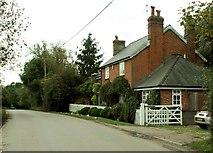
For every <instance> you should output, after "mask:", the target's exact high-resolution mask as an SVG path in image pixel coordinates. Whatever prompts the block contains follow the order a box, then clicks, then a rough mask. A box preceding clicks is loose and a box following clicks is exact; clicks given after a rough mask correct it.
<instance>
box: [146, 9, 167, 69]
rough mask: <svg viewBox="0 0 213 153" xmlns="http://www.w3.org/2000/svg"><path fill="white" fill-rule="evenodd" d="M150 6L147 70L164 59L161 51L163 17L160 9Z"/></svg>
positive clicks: (156, 65)
mask: <svg viewBox="0 0 213 153" xmlns="http://www.w3.org/2000/svg"><path fill="white" fill-rule="evenodd" d="M156 12H157V14H156V15H155V7H154V6H151V16H150V17H149V18H148V39H149V41H150V49H149V65H148V67H149V68H148V69H149V72H152V71H153V70H154V69H156V68H157V67H158V66H159V65H160V64H161V63H162V62H163V60H164V51H163V41H164V39H163V21H164V19H163V17H161V16H160V10H156Z"/></svg>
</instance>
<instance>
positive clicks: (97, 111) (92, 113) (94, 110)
mask: <svg viewBox="0 0 213 153" xmlns="http://www.w3.org/2000/svg"><path fill="white" fill-rule="evenodd" d="M101 110H102V109H98V108H97V107H93V108H90V110H89V115H90V116H96V117H99V116H100V112H101Z"/></svg>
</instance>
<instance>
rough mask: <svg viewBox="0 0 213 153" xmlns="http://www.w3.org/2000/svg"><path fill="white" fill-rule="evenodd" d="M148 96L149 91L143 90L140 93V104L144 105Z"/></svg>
mask: <svg viewBox="0 0 213 153" xmlns="http://www.w3.org/2000/svg"><path fill="white" fill-rule="evenodd" d="M149 94H150V91H149V90H144V91H142V103H145V102H146V100H147V99H148V97H149Z"/></svg>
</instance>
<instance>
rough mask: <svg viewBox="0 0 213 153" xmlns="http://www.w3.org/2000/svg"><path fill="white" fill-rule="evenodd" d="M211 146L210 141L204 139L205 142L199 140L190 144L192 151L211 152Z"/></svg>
mask: <svg viewBox="0 0 213 153" xmlns="http://www.w3.org/2000/svg"><path fill="white" fill-rule="evenodd" d="M212 145H213V144H212V143H211V139H210V138H209V139H205V140H200V141H195V142H193V143H191V145H190V146H191V147H192V148H193V149H196V150H198V151H211V150H212V147H213V146H212Z"/></svg>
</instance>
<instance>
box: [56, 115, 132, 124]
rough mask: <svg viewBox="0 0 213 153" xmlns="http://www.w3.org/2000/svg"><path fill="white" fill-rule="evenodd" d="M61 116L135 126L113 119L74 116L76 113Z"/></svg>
mask: <svg viewBox="0 0 213 153" xmlns="http://www.w3.org/2000/svg"><path fill="white" fill-rule="evenodd" d="M59 114H63V115H69V116H73V117H78V118H82V119H86V120H93V121H96V122H102V123H108V124H112V125H127V126H133V125H135V124H131V123H127V122H121V121H116V120H111V119H108V118H102V117H94V116H86V115H80V114H74V113H59Z"/></svg>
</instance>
